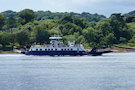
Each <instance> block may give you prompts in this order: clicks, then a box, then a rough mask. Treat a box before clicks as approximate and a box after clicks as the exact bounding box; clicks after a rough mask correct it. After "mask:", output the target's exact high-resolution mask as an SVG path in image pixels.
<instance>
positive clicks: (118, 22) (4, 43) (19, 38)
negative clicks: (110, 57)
mask: <svg viewBox="0 0 135 90" xmlns="http://www.w3.org/2000/svg"><path fill="white" fill-rule="evenodd" d="M131 17H132V18H131ZM134 17H135V12H134V11H133V12H130V13H127V14H124V15H121V14H112V15H111V16H110V18H106V17H105V16H103V15H98V14H90V13H86V12H83V13H81V14H78V13H74V12H70V13H68V12H65V13H59V12H56V13H53V12H50V11H38V12H34V11H33V10H30V9H24V10H22V11H20V12H13V11H11V10H8V11H5V12H2V13H1V14H0V31H1V32H0V49H1V50H10V49H12V47H13V46H16V47H17V48H23V47H25V46H26V47H30V46H31V45H32V44H34V43H35V42H36V43H37V44H47V43H49V36H51V35H54V34H57V25H59V26H60V27H59V28H60V35H61V36H62V37H63V40H64V43H67V41H68V40H75V41H76V43H82V44H83V45H84V46H85V47H86V48H90V47H94V46H98V47H102V46H112V45H114V44H126V45H129V46H134V45H135V44H134V43H135V21H134Z"/></svg>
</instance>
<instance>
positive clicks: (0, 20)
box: [0, 14, 5, 30]
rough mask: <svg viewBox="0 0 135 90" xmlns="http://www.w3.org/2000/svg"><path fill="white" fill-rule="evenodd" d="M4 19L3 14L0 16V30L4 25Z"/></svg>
mask: <svg viewBox="0 0 135 90" xmlns="http://www.w3.org/2000/svg"><path fill="white" fill-rule="evenodd" d="M4 19H5V16H4V15H3V14H0V30H1V29H2V27H3V25H4Z"/></svg>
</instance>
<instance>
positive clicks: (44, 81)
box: [0, 53, 135, 90]
mask: <svg viewBox="0 0 135 90" xmlns="http://www.w3.org/2000/svg"><path fill="white" fill-rule="evenodd" d="M0 90H135V53H109V54H105V55H103V56H96V57H92V56H75V57H68V56H66V57H49V56H25V55H21V54H0Z"/></svg>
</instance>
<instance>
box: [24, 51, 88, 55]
mask: <svg viewBox="0 0 135 90" xmlns="http://www.w3.org/2000/svg"><path fill="white" fill-rule="evenodd" d="M25 54H26V55H49V56H54V55H58V56H60V55H72V56H76V55H87V53H86V52H85V51H28V52H26V53H25Z"/></svg>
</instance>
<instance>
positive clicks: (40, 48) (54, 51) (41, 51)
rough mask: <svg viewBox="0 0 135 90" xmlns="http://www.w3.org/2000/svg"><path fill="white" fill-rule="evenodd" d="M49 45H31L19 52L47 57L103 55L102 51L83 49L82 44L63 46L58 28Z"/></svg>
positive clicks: (70, 43)
mask: <svg viewBox="0 0 135 90" xmlns="http://www.w3.org/2000/svg"><path fill="white" fill-rule="evenodd" d="M49 39H50V44H47V45H32V46H31V47H30V49H29V50H26V51H25V52H21V53H22V54H26V55H49V56H56V55H57V56H64V55H69V56H76V55H80V56H82V55H92V56H97V55H101V54H102V53H104V51H97V49H96V48H95V47H94V48H93V49H91V50H88V49H85V48H84V46H83V45H82V44H75V41H68V44H67V45H66V44H63V41H62V37H61V36H60V35H59V28H58V30H57V35H53V36H51V37H49Z"/></svg>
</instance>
